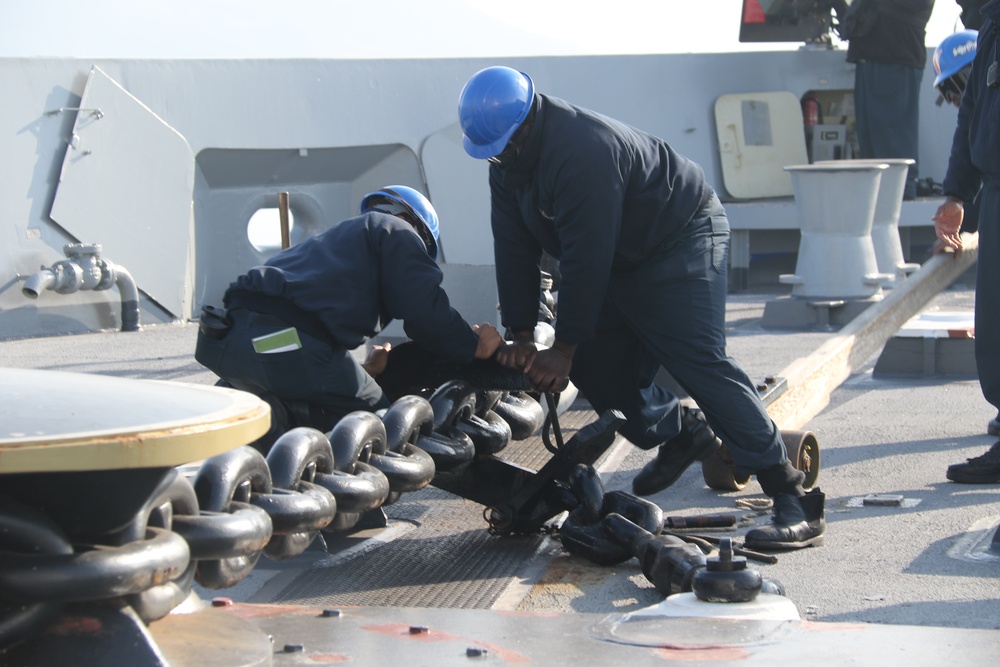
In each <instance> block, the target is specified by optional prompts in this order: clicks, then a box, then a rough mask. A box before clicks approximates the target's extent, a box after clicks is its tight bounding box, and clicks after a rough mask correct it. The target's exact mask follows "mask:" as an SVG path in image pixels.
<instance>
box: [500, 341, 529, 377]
mask: <svg viewBox="0 0 1000 667" xmlns="http://www.w3.org/2000/svg"><path fill="white" fill-rule="evenodd" d="M537 354H538V348H537V347H535V343H534V341H531V340H515V341H514V342H513V343H507V344H506V345H503V346H501V347H500V349H499V350H497V362H498V363H499V364H500V365H501V366H504V367H506V368H513V369H515V370H519V371H523V372H525V373H527V372H528V369H529V368H531V364H532V363H533V362H534V360H535V355H537Z"/></svg>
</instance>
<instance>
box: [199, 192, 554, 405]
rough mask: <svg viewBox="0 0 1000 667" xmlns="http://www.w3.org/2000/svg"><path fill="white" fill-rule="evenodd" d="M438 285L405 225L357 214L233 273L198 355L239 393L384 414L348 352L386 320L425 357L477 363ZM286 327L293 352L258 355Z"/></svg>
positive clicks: (470, 335)
mask: <svg viewBox="0 0 1000 667" xmlns="http://www.w3.org/2000/svg"><path fill="white" fill-rule="evenodd" d="M442 278H443V274H442V273H441V269H440V267H439V266H438V265H437V263H436V262H435V261H434V260H433V259H431V257H430V256H429V255H428V254H427V250H426V246H425V245H424V242H423V241H422V240H421V239H420V237H419V236H418V235H417V233H416V231H415V230H414V229H413V227H412V226H410V224H409V223H407V222H405V221H403V220H401V219H399V218H397V217H395V216H391V215H387V214H385V213H380V212H374V211H373V212H369V213H364V214H362V215H360V216H358V217H355V218H350V219H348V220H344V221H343V222H341V223H339V224H337V225H336V226H334V227H332V228H330V229H328V230H326V231H324V232H322V233H320V234H317V235H315V236H312V237H310V238H308V239H306V240H305V241H302V242H301V243H299V244H298V245H295V246H292V247H291V248H288V249H286V250H283V251H282V252H280V253H278V254H277V255H275V256H274V257H272V258H271V259H270V260H269V261H268V262H267V263H266V264H264V265H263V266H258V267H255V268H253V269H251V270H250V271H249V272H247V273H246V274H244V275H242V276H240V277H239V278H238V279H237V280H236V281H235V282H233V283H232V284H231V285H230V286H229V289H228V290H227V291H226V295H225V298H224V303H225V306H226V308H227V309H228V313H229V316H230V318H231V319H232V321H233V325H232V328H231V330H230V332H229V334H228V335H227V336H226V337H225V338H223V339H221V340H213V339H209V338H207V337H205V336H199V345H198V353H197V354H196V357H197V358H198V361H199V362H200V363H202V364H203V365H205V366H207V367H208V368H210V369H211V370H213V371H214V372H216V373H217V374H218V375H219V376H220V377H222V378H223V379H225V380H227V381H229V382H230V383H232V384H233V385H234V386H236V387H237V388H241V389H247V390H249V391H253V390H254V389H264V390H267V391H270V392H272V393H273V394H275V395H276V396H278V397H279V398H283V399H291V400H300V401H304V402H308V403H310V404H313V405H318V406H322V407H324V408H326V409H327V410H328V411H330V413H331V414H336V415H340V416H342V415H344V414H347V413H348V412H352V411H354V410H369V411H370V410H376V409H380V408H384V407H388V406H389V400H388V398H387V397H386V396H385V395H384V393H383V391H382V389H381V388H380V387H379V385H378V384H376V383H375V381H374V380H373V379H372V378H371V376H369V375H368V374H367V373H366V372H365V370H364V369H363V368H362V367H361V365H360V364H359V363H358V362H357V361H356V360H355V359H354V357H353V356H352V355H351V350H353V349H354V348H357V347H358V346H360V345H361V344H362V343H364V342H365V341H366V340H368V339H369V338H371V337H372V336H374V335H375V334H377V333H378V332H379V331H381V330H382V329H383V328H384V327H385V326H386V325H387V324H388V323H389V322H390V321H392V320H393V319H399V320H402V321H403V329H404V330H405V332H406V335H407V336H409V337H410V338H411V339H413V340H414V341H415V342H417V343H419V344H420V345H421V347H423V348H426V349H427V350H428V351H429V352H430V353H433V354H435V355H437V356H439V357H442V358H445V359H448V360H452V361H456V362H468V361H470V360H472V359H473V357H474V356H475V352H476V346H477V344H478V342H479V338H478V336H477V335H476V333H475V332H474V331H473V330H472V327H470V326H469V324H468V323H467V322H466V321H465V320H464V319H463V318H462V317H461V315H459V313H458V312H457V311H455V309H453V308H452V307H451V305H450V303H449V301H448V296H447V294H445V292H444V290H443V289H442V288H441V281H442ZM536 299H537V295H536ZM289 327H293V328H295V329H296V331H297V334H298V338H299V340H300V341H301V348H300V349H291V350H288V351H283V352H276V353H260V352H257V351H256V350H255V348H254V345H253V342H252V341H253V339H254V338H258V337H260V336H266V335H268V334H273V333H275V332H277V331H281V330H283V329H287V328H289Z"/></svg>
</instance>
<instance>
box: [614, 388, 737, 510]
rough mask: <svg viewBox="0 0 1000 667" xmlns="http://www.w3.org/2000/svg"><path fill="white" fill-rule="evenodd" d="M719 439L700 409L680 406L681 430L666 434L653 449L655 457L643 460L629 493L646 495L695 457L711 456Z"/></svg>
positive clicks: (663, 485)
mask: <svg viewBox="0 0 1000 667" xmlns="http://www.w3.org/2000/svg"><path fill="white" fill-rule="evenodd" d="M721 446H722V441H721V440H719V439H718V438H717V437H716V436H715V432H713V431H712V429H711V427H709V425H708V422H706V421H705V415H704V414H703V413H702V411H701V410H696V409H692V408H688V407H686V406H684V407H682V408H681V432H680V433H678V434H677V435H675V436H674V437H672V438H670V439H669V440H667V441H666V442H664V443H663V444H662V445H660V449H659V451H657V452H656V458H655V459H653V460H652V461H650V462H649V463H647V464H646V465H644V466H643V467H642V470H640V471H639V474H638V475H636V476H635V479H633V480H632V493H634V494H635V495H637V496H648V495H651V494H654V493H656V492H657V491H662V490H663V489H665V488H667V487H668V486H670V485H671V484H673V483H674V482H676V481H677V479H678V478H679V477H680V476H681V473H683V472H684V471H685V470H687V469H688V466H690V465H691V464H692V463H694V462H695V461H704V460H705V459H707V458H708V457H709V456H712V455H713V454H715V453H716V452H717V451H719V447H721Z"/></svg>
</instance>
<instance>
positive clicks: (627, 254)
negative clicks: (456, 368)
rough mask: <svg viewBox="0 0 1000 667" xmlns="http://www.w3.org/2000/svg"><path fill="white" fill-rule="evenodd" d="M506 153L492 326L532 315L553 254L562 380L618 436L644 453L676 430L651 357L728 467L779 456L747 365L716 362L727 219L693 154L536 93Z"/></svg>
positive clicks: (524, 326)
mask: <svg viewBox="0 0 1000 667" xmlns="http://www.w3.org/2000/svg"><path fill="white" fill-rule="evenodd" d="M534 104H535V105H536V109H535V113H536V117H535V121H534V125H533V127H532V129H531V131H530V134H529V136H528V138H527V140H526V141H525V144H524V146H523V148H522V150H521V153H520V154H519V156H518V158H517V159H516V161H514V162H513V163H511V164H510V165H507V166H500V165H496V164H494V165H491V167H490V190H491V195H492V227H493V237H494V250H495V256H496V269H497V286H498V291H499V297H500V309H501V313H502V318H503V323H504V325H506V326H508V327H510V328H511V329H512V330H514V331H524V330H530V329H531V328H532V327H534V325H535V322H536V320H537V315H538V285H539V268H538V262H539V258H540V256H541V253H542V251H543V250H544V251H546V252H548V253H549V254H550V255H552V256H553V257H556V258H558V259H559V270H560V273H561V280H560V285H559V290H558V294H559V300H558V312H557V318H556V339H557V340H558V341H561V342H564V343H569V344H577V345H578V347H577V348H576V353H575V355H574V356H573V365H572V369H571V371H570V378H571V379H572V381H573V382H574V384H576V386H577V387H578V388H579V389H580V391H581V392H582V393H583V395H584V396H586V398H587V399H588V400H589V401H590V403H591V405H593V407H594V408H595V410H596V411H598V412H603V411H605V410H607V409H609V408H617V409H618V410H621V411H622V412H623V413H624V415H625V417H626V418H627V422H626V424H625V426H624V427H623V428H622V434H623V435H624V436H625V437H626V438H628V439H629V440H630V441H631V442H632V443H633V444H635V445H637V446H638V447H641V448H643V449H651V448H653V447H655V446H657V445H659V444H661V443H663V442H664V441H665V440H667V439H669V438H672V437H674V436H676V435H677V434H678V433H679V432H680V430H681V412H680V403H679V401H678V399H677V397H676V396H674V395H673V394H671V393H669V392H668V391H667V390H665V389H663V388H662V387H660V386H658V385H656V384H655V383H654V382H653V379H654V376H655V375H656V373H657V371H658V370H659V368H660V366H661V365H662V366H663V367H664V368H665V369H666V370H667V371H669V372H670V374H671V375H672V376H673V377H674V378H675V379H676V380H677V382H678V383H679V384H680V385H681V386H682V387H683V388H684V389H685V391H687V392H688V393H689V394H690V395H691V397H692V398H693V399H694V400H695V401H696V402H697V404H698V406H699V407H700V408H701V409H702V410H703V411H704V413H705V416H706V418H707V420H708V423H709V425H710V426H711V427H712V429H713V430H714V431H715V432H716V434H717V435H718V436H719V437H720V438H721V439H722V441H723V442H725V443H726V445H727V446H728V448H729V450H730V452H731V454H732V457H733V461H734V463H735V465H736V467H737V469H738V470H739V471H740V472H741V473H743V474H749V473H754V472H757V471H759V470H761V469H763V468H768V467H771V466H775V465H778V464H780V463H782V462H783V461H785V460H786V454H785V448H784V445H783V443H782V441H781V437H780V434H779V432H778V429H777V427H776V425H775V424H774V422H773V421H772V420H771V418H770V417H769V416H768V414H767V412H766V410H765V408H764V406H763V405H762V404H761V401H760V399H759V397H758V395H757V392H756V389H755V388H754V385H753V384H752V383H751V381H750V379H749V378H748V377H747V374H746V372H745V371H744V370H743V369H742V368H741V367H740V366H739V365H738V364H737V363H736V362H735V361H734V360H733V359H731V358H729V357H728V356H726V338H725V312H726V307H725V306H726V290H727V278H726V275H727V259H728V257H727V256H728V248H729V222H728V220H727V219H726V213H725V210H724V209H723V208H722V205H721V204H720V203H719V199H718V198H717V196H716V194H715V192H714V191H713V190H712V188H711V187H710V186H709V185H708V183H706V181H705V178H704V174H703V172H702V170H701V167H699V166H698V165H697V164H695V163H694V162H692V161H690V160H688V159H686V158H684V157H683V156H681V155H679V154H678V153H676V152H675V151H674V150H673V149H672V148H671V147H670V146H669V145H667V143H666V142H664V141H662V140H661V139H658V138H656V137H654V136H651V135H649V134H647V133H645V132H642V131H640V130H637V129H635V128H632V127H629V126H627V125H625V124H623V123H620V122H618V121H615V120H613V119H611V118H607V117H605V116H602V115H599V114H597V113H594V112H591V111H588V110H586V109H582V108H580V107H576V106H574V105H571V104H569V103H567V102H565V101H563V100H560V99H557V98H554V97H550V96H547V95H542V94H536V95H535V101H534Z"/></svg>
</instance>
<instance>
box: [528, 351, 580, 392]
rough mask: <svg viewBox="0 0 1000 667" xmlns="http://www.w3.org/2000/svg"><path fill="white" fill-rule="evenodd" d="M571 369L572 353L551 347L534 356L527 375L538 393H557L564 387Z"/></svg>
mask: <svg viewBox="0 0 1000 667" xmlns="http://www.w3.org/2000/svg"><path fill="white" fill-rule="evenodd" d="M572 367H573V355H572V353H567V351H566V350H562V349H560V348H558V347H552V348H550V349H548V350H542V351H541V352H539V353H538V354H537V355H535V360H534V363H532V364H531V368H530V369H529V370H528V371H527V373H528V377H529V378H530V379H531V384H532V385H533V386H534V387H535V389H537V390H538V391H559V390H560V389H562V388H563V387H564V386H566V379H567V378H568V377H569V371H570V369H571V368H572Z"/></svg>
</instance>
